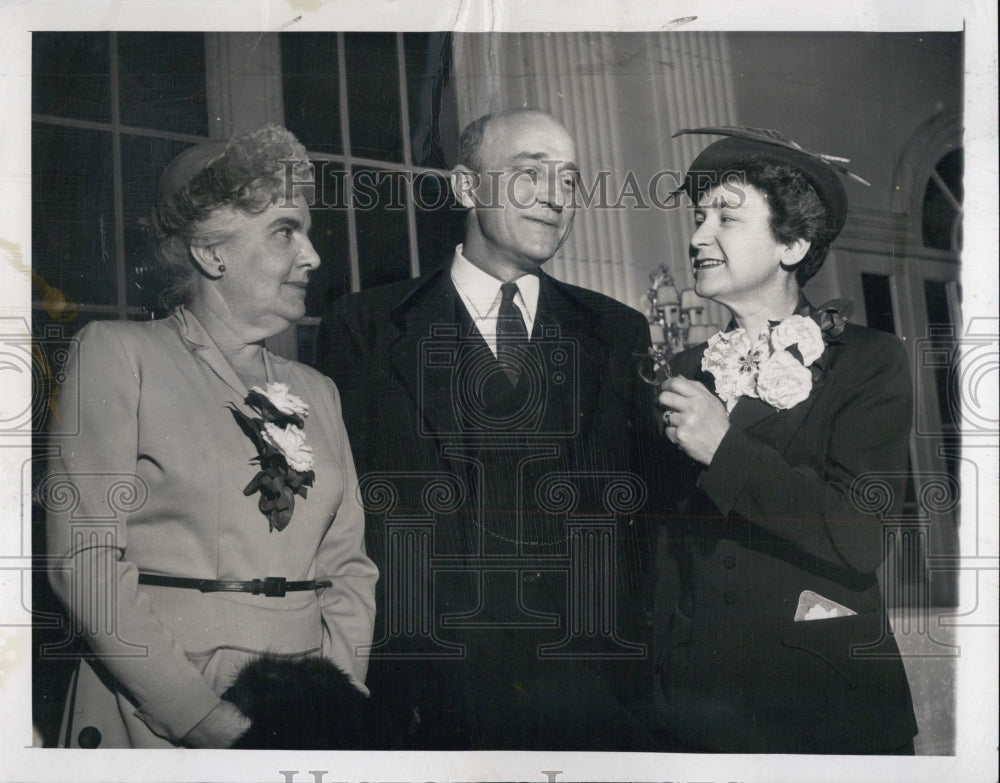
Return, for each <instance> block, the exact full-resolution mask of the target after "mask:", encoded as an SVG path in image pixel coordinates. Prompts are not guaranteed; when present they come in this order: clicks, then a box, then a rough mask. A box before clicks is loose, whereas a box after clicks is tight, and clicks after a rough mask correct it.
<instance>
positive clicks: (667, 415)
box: [663, 411, 674, 427]
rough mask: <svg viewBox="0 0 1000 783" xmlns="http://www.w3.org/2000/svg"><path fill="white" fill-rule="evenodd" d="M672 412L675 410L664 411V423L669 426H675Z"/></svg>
mask: <svg viewBox="0 0 1000 783" xmlns="http://www.w3.org/2000/svg"><path fill="white" fill-rule="evenodd" d="M672 413H673V411H664V412H663V423H664V424H666V425H667V426H668V427H673V426H674V425H673V424H671V423H670V415H671V414H672Z"/></svg>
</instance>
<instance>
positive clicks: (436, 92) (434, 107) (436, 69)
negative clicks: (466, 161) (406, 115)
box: [403, 33, 459, 169]
mask: <svg viewBox="0 0 1000 783" xmlns="http://www.w3.org/2000/svg"><path fill="white" fill-rule="evenodd" d="M403 46H404V48H405V50H406V85H407V87H406V93H407V101H408V103H409V112H410V149H411V151H412V154H413V162H414V163H415V164H416V165H418V166H427V167H428V168H438V169H448V168H451V167H452V166H454V165H455V163H456V162H457V159H458V134H459V127H458V105H457V102H456V97H455V85H454V83H453V81H452V78H451V33H406V34H405V35H404V36H403Z"/></svg>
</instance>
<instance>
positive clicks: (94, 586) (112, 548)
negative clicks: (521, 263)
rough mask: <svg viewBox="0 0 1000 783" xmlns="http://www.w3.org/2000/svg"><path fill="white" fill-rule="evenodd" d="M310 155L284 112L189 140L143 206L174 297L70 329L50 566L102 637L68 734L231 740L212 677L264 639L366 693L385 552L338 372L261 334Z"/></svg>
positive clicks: (304, 213)
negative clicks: (370, 514) (356, 459)
mask: <svg viewBox="0 0 1000 783" xmlns="http://www.w3.org/2000/svg"><path fill="white" fill-rule="evenodd" d="M303 166H308V162H307V160H306V153H305V150H304V148H303V147H302V146H301V145H300V144H299V143H298V141H297V140H296V139H295V138H294V136H292V135H291V134H290V133H289V132H288V131H286V130H285V129H283V128H280V127H277V126H268V127H266V128H263V129H261V130H258V131H255V132H252V133H249V134H245V135H244V136H241V137H239V138H237V139H234V140H233V141H231V142H230V143H229V144H224V143H212V142H209V143H205V144H201V145H198V146H196V147H193V148H191V149H189V150H187V151H185V152H184V153H182V154H181V155H180V156H179V157H178V158H177V159H175V160H174V161H173V162H172V163H171V165H170V166H169V167H168V170H167V171H166V172H165V173H164V176H163V178H162V180H161V186H160V191H159V196H158V200H157V204H156V206H155V208H154V212H153V218H152V221H151V222H152V227H153V233H154V236H155V238H156V240H157V246H158V251H159V256H160V260H161V261H162V262H163V263H164V264H165V265H166V266H167V267H168V268H169V269H171V270H172V271H173V273H174V282H175V284H174V286H173V287H172V289H171V295H172V297H173V300H174V302H175V303H177V305H178V306H177V307H176V308H175V309H174V310H173V311H172V312H171V314H170V315H169V317H167V318H165V319H163V320H160V321H153V322H148V323H136V322H94V323H92V324H90V325H88V326H87V327H86V328H84V329H83V330H82V331H81V333H80V335H79V338H78V349H77V350H76V352H75V354H74V356H73V358H72V359H71V361H70V363H69V365H68V369H67V375H68V377H69V381H68V383H67V385H66V388H68V389H71V388H75V387H79V389H80V390H81V392H82V397H81V400H80V404H79V408H78V411H77V410H76V406H75V405H74V404H69V403H67V405H66V406H64V410H66V411H67V413H69V414H70V415H68V416H66V417H65V418H64V422H63V424H62V426H61V429H60V432H58V433H56V436H55V438H54V442H55V445H56V448H57V450H58V453H57V456H55V458H54V459H53V460H52V461H51V464H50V471H49V476H48V480H47V484H46V486H47V490H48V505H49V514H48V520H47V528H48V550H49V554H50V580H51V582H52V585H53V587H54V589H55V591H56V593H57V594H58V595H59V596H60V598H61V600H62V601H63V602H64V603H65V605H66V607H67V609H68V612H69V614H70V616H71V618H72V620H73V622H74V625H75V626H76V627H77V628H78V629H79V630H80V631H82V633H83V635H84V636H85V638H86V641H87V644H88V646H89V650H90V651H91V652H92V654H93V655H92V656H91V657H90V658H88V659H87V660H85V661H84V662H83V663H82V665H81V666H80V668H79V671H78V673H77V675H76V677H75V679H74V682H73V686H72V688H71V693H70V698H69V701H68V705H67V710H66V714H65V718H64V724H63V731H62V738H61V743H60V744H61V745H63V746H67V747H112V748H114V747H119V748H120V747H132V748H158V747H163V748H168V747H174V746H188V747H204V748H224V747H228V746H230V745H232V744H233V743H234V742H235V741H236V740H237V739H238V738H239V737H240V736H241V735H242V734H243V733H244V732H245V731H246V730H247V728H248V725H249V721H248V720H247V718H246V716H245V715H244V714H243V713H241V711H240V710H239V709H238V708H237V707H236V706H234V705H233V704H232V703H230V702H229V701H226V700H223V699H221V698H220V696H221V694H223V693H224V692H225V690H226V688H227V687H228V686H229V684H230V683H231V681H232V679H233V677H234V675H235V674H236V672H237V670H238V669H239V668H240V667H241V666H243V665H244V664H246V663H247V662H248V661H251V660H253V659H254V658H255V657H256V656H259V655H260V654H261V653H265V652H266V653H269V654H272V655H275V656H278V657H287V658H289V659H296V658H301V657H304V656H322V657H324V658H326V659H328V660H330V661H332V662H334V663H335V664H336V665H337V666H338V667H339V668H340V669H342V670H343V671H344V672H345V673H346V674H347V675H348V677H349V678H350V680H351V682H353V683H354V685H355V686H356V688H358V689H360V690H362V691H363V690H364V684H363V683H364V679H365V673H366V669H367V659H366V657H365V655H364V654H363V652H362V649H363V647H364V645H366V644H368V643H370V641H371V634H372V624H373V616H374V584H375V580H376V578H377V571H376V569H375V567H374V565H373V564H372V563H371V561H370V560H369V559H368V557H367V556H366V555H365V552H364V545H363V526H364V515H363V512H362V509H361V508H360V506H359V505H358V501H357V499H356V492H355V487H356V483H357V479H356V475H355V469H354V463H353V459H352V456H351V451H350V445H349V442H348V439H347V436H346V434H345V431H344V424H343V421H342V420H341V413H340V402H339V398H338V395H337V390H336V388H335V387H334V385H333V383H332V382H331V381H330V380H329V379H328V378H326V377H325V376H323V375H321V374H319V373H317V372H315V371H313V370H312V369H310V368H309V367H306V366H304V365H301V364H298V363H297V362H292V361H288V360H285V359H282V358H280V357H278V356H275V355H273V354H271V353H270V352H269V351H268V350H267V349H266V348H265V347H264V344H263V341H264V339H265V338H267V337H270V336H271V335H275V334H277V333H279V332H281V331H283V330H284V329H286V328H287V327H288V326H289V325H291V324H293V323H295V322H296V321H297V320H298V319H299V318H301V317H302V316H303V315H304V314H305V303H304V300H305V292H306V285H307V283H308V281H309V275H310V273H311V272H312V271H313V270H314V269H315V268H316V267H317V266H318V265H319V263H320V260H319V257H318V256H317V254H316V251H315V250H314V249H313V246H312V244H311V243H310V240H309V236H308V231H309V227H310V217H309V210H308V207H307V204H306V202H305V200H304V198H303V194H302V193H301V192H299V191H298V190H291V189H290V185H289V184H288V183H289V182H291V181H292V180H295V181H299V180H301V179H302V176H301V174H302V172H301V171H298V170H297V169H298V168H301V167H303ZM289 167H292V168H291V169H290V168H289ZM289 171H292V173H294V174H295V176H294V177H291V178H289V177H288V176H287V174H288V173H289ZM73 414H78V415H73ZM116 487H118V488H121V487H125V492H124V494H119V493H117V492H116V489H115V488H116ZM66 498H71V499H72V500H71V501H67V502H62V500H63V499H66Z"/></svg>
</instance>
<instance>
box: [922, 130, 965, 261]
mask: <svg viewBox="0 0 1000 783" xmlns="http://www.w3.org/2000/svg"><path fill="white" fill-rule="evenodd" d="M935 171H937V173H938V175H939V176H940V177H941V179H942V180H943V181H944V183H945V185H946V186H947V188H948V190H949V191H951V195H952V196H953V197H954V199H955V200H956V201H958V202H959V203H962V171H963V153H962V150H960V149H957V150H952V151H951V152H949V153H948V154H947V155H945V156H944V157H943V158H941V160H940V161H938V164H937V166H936V167H935ZM960 220H961V216H960V215H959V212H958V210H956V209H955V207H954V205H953V204H952V203H951V201H950V200H949V199H948V198H947V196H946V195H945V194H944V192H943V191H942V190H941V188H940V187H939V186H938V184H937V182H935V181H934V180H933V179H929V180H928V181H927V188H926V189H925V191H924V203H923V210H922V213H921V231H922V233H923V241H924V245H925V246H926V247H933V248H936V249H938V250H954V251H959V250H961V249H962V247H961V245H962V237H961V224H960V223H959V221H960Z"/></svg>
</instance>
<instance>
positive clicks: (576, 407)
mask: <svg viewBox="0 0 1000 783" xmlns="http://www.w3.org/2000/svg"><path fill="white" fill-rule="evenodd" d="M539 277H540V285H539V292H538V312H537V314H536V316H535V327H534V330H533V332H532V336H531V339H532V341H535V342H537V343H538V344H539V345H540V346H542V349H543V351H545V352H546V353H545V355H546V356H547V355H548V353H547V351H546V349H547V348H548V346H549V345H551V343H553V342H554V340H555V339H558V340H561V341H571V342H572V343H573V344H574V345H575V350H574V352H573V353H574V355H575V359H576V364H577V366H576V368H575V369H576V373H575V378H574V381H575V384H563V385H562V386H557V385H556V384H554V383H552V382H551V379H546V381H547V382H548V384H549V389H548V391H549V395H548V397H549V400H548V405H547V408H546V413H547V414H549V413H552V414H558V415H559V416H560V419H561V420H560V421H558V422H556V421H550V423H549V424H548V425H547V426H549V427H551V428H550V429H549V430H548V431H550V432H566V431H573V430H575V428H576V425H577V422H575V421H571V420H570V419H571V417H572V416H573V415H574V412H575V413H576V414H577V415H578V416H579V419H580V421H583V422H587V421H590V420H591V418H592V416H593V413H594V409H595V407H596V405H597V401H598V397H599V395H600V389H601V385H602V384H601V378H602V377H603V375H602V373H603V372H604V369H605V367H606V366H607V361H606V357H607V354H608V346H607V344H606V343H605V342H604V341H603V340H602V339H601V338H600V337H599V336H598V335H597V334H596V332H595V331H594V327H593V325H594V324H595V323H596V322H597V320H598V319H597V315H596V313H593V312H592V311H591V310H590V308H589V307H587V305H585V304H584V303H583V302H580V301H579V300H578V299H577V298H576V297H575V296H573V294H572V292H571V291H570V290H569V289H568V288H567V287H566V286H564V285H563V284H562V283H560V282H559V281H557V280H554V279H553V278H551V277H549V276H548V275H546V274H544V273H539ZM556 336H557V337H556Z"/></svg>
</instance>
